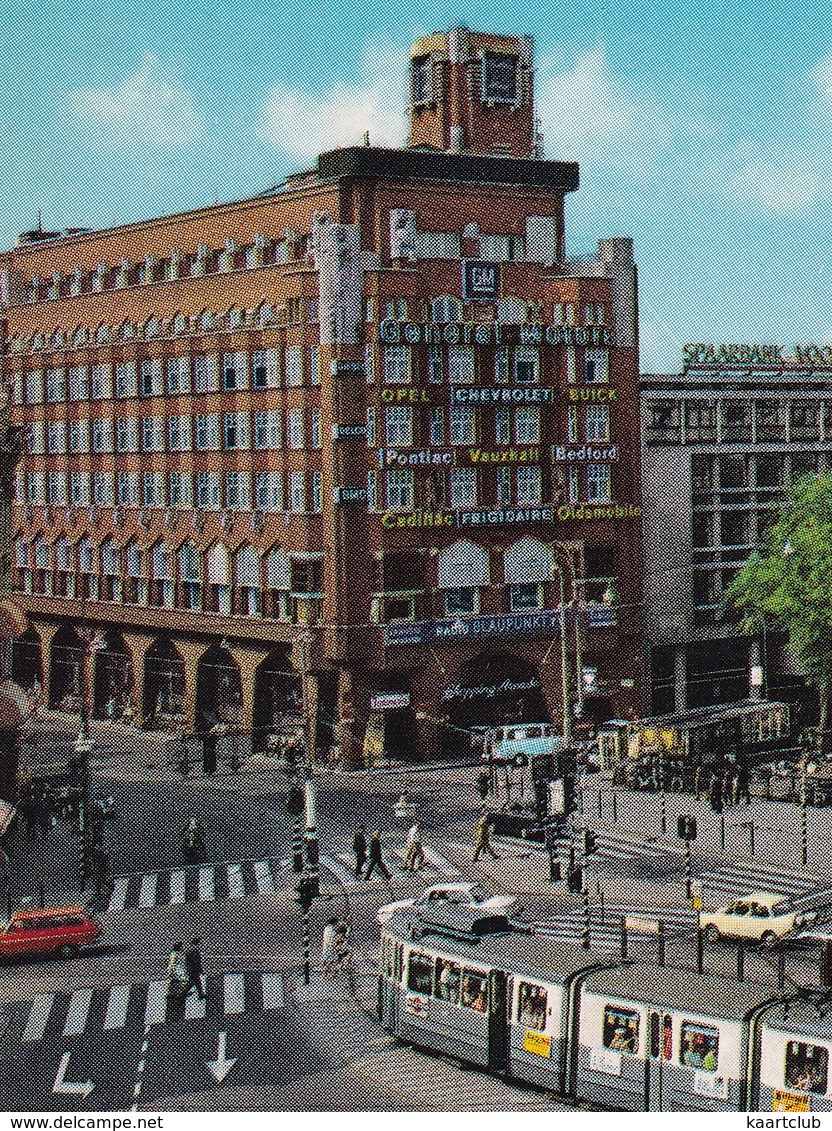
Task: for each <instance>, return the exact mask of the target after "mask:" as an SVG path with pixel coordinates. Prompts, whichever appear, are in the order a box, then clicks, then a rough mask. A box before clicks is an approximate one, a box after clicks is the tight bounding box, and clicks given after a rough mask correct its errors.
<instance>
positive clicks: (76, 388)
mask: <svg viewBox="0 0 832 1131" xmlns="http://www.w3.org/2000/svg"><path fill="white" fill-rule="evenodd" d="M30 376H31V374H27V388H28V378H29V377H30ZM89 395H90V371H89V369H88V368H87V367H86V365H73V366H72V368H71V369H70V371H69V399H70V400H71V401H85V400H87V399H88V397H89ZM26 399H27V401H28V400H29V397H28V393H27V396H26Z"/></svg>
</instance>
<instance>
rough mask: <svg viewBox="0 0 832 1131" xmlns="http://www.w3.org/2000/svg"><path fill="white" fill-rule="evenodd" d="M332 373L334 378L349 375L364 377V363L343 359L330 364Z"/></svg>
mask: <svg viewBox="0 0 832 1131" xmlns="http://www.w3.org/2000/svg"><path fill="white" fill-rule="evenodd" d="M330 371H331V373H332V375H333V376H334V377H346V376H348V375H349V376H352V377H363V376H364V362H363V361H359V360H351V359H349V358H342V359H341V360H339V361H333V362H330Z"/></svg>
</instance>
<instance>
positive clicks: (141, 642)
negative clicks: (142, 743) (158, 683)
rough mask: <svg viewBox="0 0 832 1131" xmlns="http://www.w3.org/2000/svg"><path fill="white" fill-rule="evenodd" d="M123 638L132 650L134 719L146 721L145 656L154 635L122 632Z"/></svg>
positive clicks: (139, 721) (138, 721)
mask: <svg viewBox="0 0 832 1131" xmlns="http://www.w3.org/2000/svg"><path fill="white" fill-rule="evenodd" d="M121 635H122V638H123V640H124V643H125V644H126V645H127V647H128V649H129V651H130V659H131V664H132V668H133V690H132V692H131V698H132V701H133V711H134V712H135V714H134V716H133V717H134V719H135V721H136V722H137V723H141V722H143V721H144V657H145V654H146V652H147V650H148V648H149V647H150V645H151V644H152V643H153V637H151V636H140V635H139V634H138V633H135V632H122V634H121Z"/></svg>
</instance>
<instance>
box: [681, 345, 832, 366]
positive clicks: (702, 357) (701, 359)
mask: <svg viewBox="0 0 832 1131" xmlns="http://www.w3.org/2000/svg"><path fill="white" fill-rule="evenodd" d="M785 348H786V347H785V346H774V345H766V346H762V345H733V344H728V345H710V344H708V343H706V342H689V343H688V344H687V345H686V346H684V347H683V349H682V359H683V361H684V363H685V365H725V364H728V365H784V364H788V362H789V361H791V360H795V361H797V362H799V363H800V364H801V365H832V346H818V345H815V344H814V343H809V344H807V345H796V346H794V347H793V354H792V355H791V356H789V355H786V356H784V355H783V350H784V349H785Z"/></svg>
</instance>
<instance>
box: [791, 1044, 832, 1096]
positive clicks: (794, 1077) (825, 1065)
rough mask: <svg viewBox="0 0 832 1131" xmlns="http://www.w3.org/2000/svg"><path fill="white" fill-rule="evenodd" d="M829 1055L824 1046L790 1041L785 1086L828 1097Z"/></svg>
mask: <svg viewBox="0 0 832 1131" xmlns="http://www.w3.org/2000/svg"><path fill="white" fill-rule="evenodd" d="M828 1075H829V1053H828V1052H827V1050H826V1049H825V1048H824V1047H823V1045H811V1044H809V1043H808V1042H807V1041H789V1042H788V1043H787V1045H786V1065H785V1084H786V1087H787V1088H799V1089H800V1091H802V1092H815V1093H816V1094H817V1095H820V1096H823V1095H826V1084H827V1077H828Z"/></svg>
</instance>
